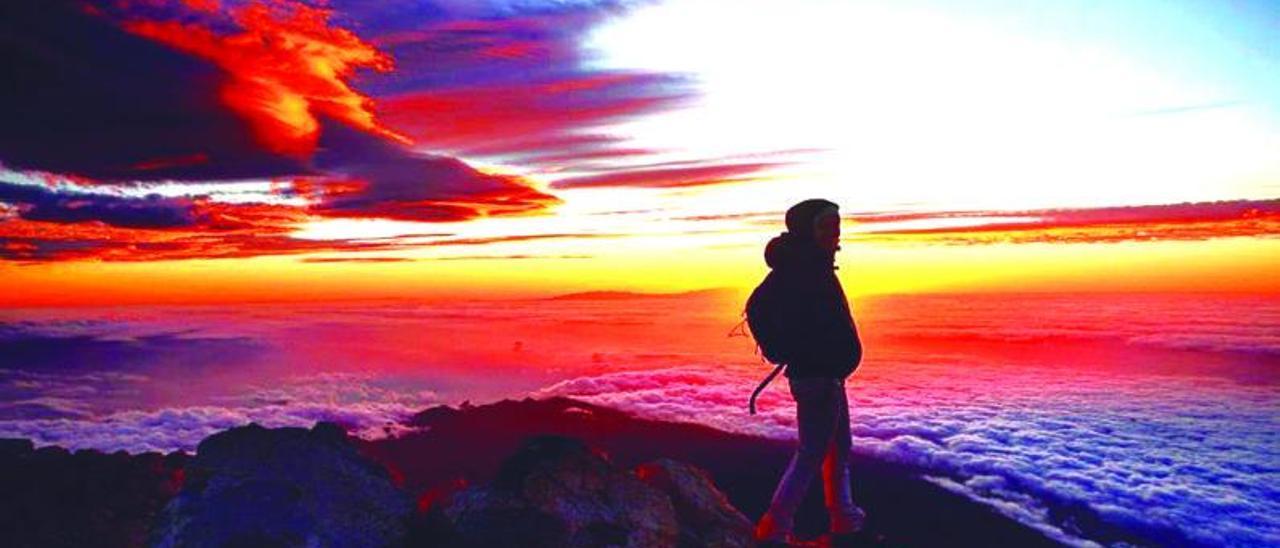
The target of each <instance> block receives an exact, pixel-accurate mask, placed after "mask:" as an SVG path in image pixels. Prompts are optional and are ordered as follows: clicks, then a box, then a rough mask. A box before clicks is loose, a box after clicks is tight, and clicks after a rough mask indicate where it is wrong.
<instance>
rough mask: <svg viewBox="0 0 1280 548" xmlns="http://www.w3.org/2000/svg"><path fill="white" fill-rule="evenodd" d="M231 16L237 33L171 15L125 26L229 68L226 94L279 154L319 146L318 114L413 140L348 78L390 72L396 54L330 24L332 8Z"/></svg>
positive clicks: (241, 11)
mask: <svg viewBox="0 0 1280 548" xmlns="http://www.w3.org/2000/svg"><path fill="white" fill-rule="evenodd" d="M209 5H211V3H210V2H196V3H195V6H197V7H201V8H207V7H208V6H209ZM231 14H232V18H233V20H234V21H235V23H236V24H237V25H238V26H239V27H240V32H239V33H235V34H228V35H219V34H217V33H215V32H214V31H213V30H211V29H210V28H209V27H207V26H203V25H200V24H196V23H190V24H184V23H179V22H170V21H130V22H126V23H125V24H124V28H125V29H126V30H128V31H130V32H132V33H134V34H137V35H140V36H144V37H147V38H150V39H152V40H156V41H159V42H162V43H165V44H168V45H170V46H172V47H174V48H177V49H179V50H182V51H185V52H188V53H191V54H193V55H196V56H199V57H203V58H205V59H208V60H210V61H212V62H213V63H215V64H217V65H218V66H220V67H222V68H223V69H225V70H226V71H227V73H228V75H229V79H228V80H227V81H226V82H225V83H223V84H222V89H221V97H222V100H223V101H224V102H225V103H226V104H227V106H228V107H230V108H231V109H233V110H234V111H235V112H238V113H239V114H240V115H241V116H243V117H245V118H246V119H247V120H248V121H249V122H250V124H252V127H253V129H254V131H255V133H256V135H257V137H258V138H259V139H260V140H261V141H262V143H263V145H264V146H266V147H267V148H269V149H270V150H272V151H274V152H277V153H281V154H287V155H292V156H298V157H305V156H308V155H310V154H311V153H312V152H314V150H315V147H316V140H317V138H318V136H319V133H320V120H319V118H318V116H319V115H323V116H327V117H330V118H333V119H335V120H339V121H342V122H345V123H347V124H350V125H352V126H354V127H357V128H360V129H362V130H365V131H368V132H370V133H373V134H376V135H380V136H382V137H385V138H387V139H390V140H393V141H398V142H401V143H408V139H407V138H405V137H404V136H402V135H400V134H399V133H396V132H394V131H391V130H389V129H387V128H385V127H383V126H382V125H381V124H379V123H378V121H377V120H376V119H375V118H374V115H373V111H372V109H371V105H372V101H371V100H370V99H369V98H368V97H365V96H364V95H361V94H360V93H359V92H357V91H356V90H354V89H352V88H351V86H349V85H348V84H347V80H348V79H349V78H350V77H351V75H352V73H353V72H354V71H355V70H356V69H358V68H370V69H373V70H377V71H382V72H386V71H390V70H391V69H392V67H393V63H392V60H391V58H390V57H389V56H387V55H386V54H384V53H382V52H380V51H378V50H377V49H376V48H374V47H373V46H372V45H369V44H368V43H366V42H364V41H363V40H361V39H360V38H359V37H358V36H356V35H355V34H354V33H352V32H351V31H349V30H346V29H343V28H338V27H333V26H330V25H329V15H330V12H329V11H328V10H324V9H318V8H313V7H309V6H306V5H303V4H300V3H296V2H288V1H284V0H280V1H277V2H273V3H271V4H264V3H258V2H255V3H252V4H249V5H247V6H244V7H241V8H236V9H233V10H231Z"/></svg>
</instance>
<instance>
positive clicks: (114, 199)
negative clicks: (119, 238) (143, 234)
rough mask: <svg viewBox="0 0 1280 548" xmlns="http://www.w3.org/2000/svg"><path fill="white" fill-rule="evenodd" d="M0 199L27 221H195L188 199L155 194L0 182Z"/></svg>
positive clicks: (162, 224)
mask: <svg viewBox="0 0 1280 548" xmlns="http://www.w3.org/2000/svg"><path fill="white" fill-rule="evenodd" d="M0 202H2V203H8V204H11V205H14V206H16V211H17V215H18V216H19V217H20V218H23V219H27V220H31V221H50V222H57V223H80V222H86V221H101V222H103V223H106V224H108V225H111V226H116V227H125V228H173V227H184V226H192V225H195V224H196V223H197V222H198V218H197V212H196V207H195V205H194V204H193V203H192V202H191V201H190V200H184V199H178V198H163V197H160V196H158V195H149V196H146V197H142V198H131V197H123V196H112V195H108V194H94V193H88V192H74V191H66V190H62V191H58V190H54V189H50V188H48V187H44V186H36V185H25V184H15V183H7V182H4V181H0Z"/></svg>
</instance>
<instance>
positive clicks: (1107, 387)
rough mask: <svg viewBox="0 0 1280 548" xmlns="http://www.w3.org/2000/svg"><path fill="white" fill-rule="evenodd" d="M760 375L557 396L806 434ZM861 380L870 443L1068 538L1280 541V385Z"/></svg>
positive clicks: (939, 368)
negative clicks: (761, 391)
mask: <svg viewBox="0 0 1280 548" xmlns="http://www.w3.org/2000/svg"><path fill="white" fill-rule="evenodd" d="M757 373H759V372H758V371H757ZM755 381H756V378H755V377H754V376H752V375H750V374H749V372H746V371H743V370H741V369H738V368H725V367H716V368H711V367H699V366H689V367H680V368H672V369H668V370H664V371H656V372H625V373H616V374H609V375H601V376H595V377H585V378H578V379H572V380H567V381H564V382H561V383H558V384H556V385H554V386H551V387H548V388H547V389H545V390H544V391H543V392H542V394H545V395H561V396H570V397H574V398H580V399H583V400H586V401H590V402H593V403H598V404H602V405H608V406H611V407H616V408H619V409H625V410H627V411H630V412H632V413H635V414H637V415H639V416H643V417H648V418H654V419H660V420H671V421H692V422H699V423H703V424H707V425H710V426H713V427H716V428H720V429H724V430H729V431H735V432H742V433H748V434H755V435H763V436H768V437H773V438H780V439H794V436H795V422H794V420H795V418H794V407H793V404H792V403H791V401H790V399H789V396H788V395H787V394H786V381H785V380H780V381H778V383H777V384H776V385H774V386H773V387H772V388H771V389H770V390H768V391H767V392H766V393H765V395H764V397H763V398H762V400H761V401H760V403H759V407H760V414H758V415H756V416H749V415H748V414H747V412H746V407H745V405H746V397H747V395H748V394H749V393H750V391H751V388H752V386H753V384H754V382H755ZM847 390H848V397H849V400H850V414H851V421H852V423H853V426H852V431H853V436H854V447H855V450H856V451H858V452H860V453H864V454H867V455H871V456H876V457H880V458H884V459H887V460H890V461H893V462H897V463H902V464H907V465H911V466H914V467H918V468H919V469H920V470H921V471H922V472H923V473H925V475H926V477H928V478H930V479H932V480H933V481H935V482H937V483H939V484H940V485H943V486H944V487H947V488H949V489H953V490H955V491H958V492H960V493H963V494H965V495H968V496H970V497H972V498H974V499H977V500H980V501H983V502H985V503H987V504H990V505H991V506H993V507H995V508H997V509H998V510H999V511H1001V512H1003V513H1005V514H1007V515H1009V516H1011V517H1013V518H1016V519H1018V520H1019V521H1021V522H1023V523H1027V524H1029V525H1032V526H1034V527H1036V528H1038V529H1040V530H1041V531H1043V532H1045V533H1046V534H1048V535H1049V536H1051V537H1053V538H1055V539H1057V540H1060V541H1063V542H1066V543H1069V544H1075V545H1085V546H1087V545H1095V544H1096V543H1095V542H1094V540H1093V539H1098V540H1104V541H1105V540H1111V541H1117V542H1118V541H1121V540H1125V538H1124V536H1123V532H1129V533H1132V534H1136V535H1140V536H1141V537H1144V538H1147V539H1154V540H1158V541H1161V542H1163V543H1169V544H1201V545H1234V546H1240V545H1255V546H1263V545H1272V546H1274V545H1277V543H1280V517H1278V516H1280V393H1278V392H1277V390H1276V388H1275V386H1243V385H1240V384H1238V383H1235V382H1233V381H1230V380H1225V379H1215V378H1186V377H1169V376H1163V377H1159V376H1117V375H1093V374H1065V375H1064V374H1063V373H1062V372H1061V371H1055V370H1035V369H1033V368H1019V369H1017V370H1011V369H1010V368H1008V367H992V366H970V365H966V364H963V363H954V364H938V363H915V364H913V363H901V362H899V363H895V364H892V365H890V364H871V365H870V366H868V367H865V368H863V369H862V370H860V371H859V372H858V373H857V374H855V376H854V377H853V378H852V379H851V380H850V381H849V382H848V383H847ZM1098 521H1100V523H1096V522H1098Z"/></svg>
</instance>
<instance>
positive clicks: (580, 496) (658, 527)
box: [438, 436, 679, 548]
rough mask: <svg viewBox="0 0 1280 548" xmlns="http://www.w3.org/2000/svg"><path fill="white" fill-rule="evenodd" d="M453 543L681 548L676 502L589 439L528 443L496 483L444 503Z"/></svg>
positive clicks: (505, 465) (442, 510) (533, 440)
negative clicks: (596, 449)
mask: <svg viewBox="0 0 1280 548" xmlns="http://www.w3.org/2000/svg"><path fill="white" fill-rule="evenodd" d="M438 512H440V513H442V514H443V516H444V518H445V519H446V520H447V521H448V522H449V523H451V524H452V526H453V531H454V533H455V536H454V537H453V539H452V544H451V545H454V546H566V547H584V548H585V547H597V546H628V547H645V548H648V547H654V548H661V547H674V546H676V540H677V538H678V535H679V530H678V526H677V523H676V515H675V509H674V508H673V507H672V505H671V500H670V499H669V498H667V497H666V496H665V495H663V494H662V493H661V492H660V491H658V490H657V489H654V488H653V487H650V486H648V485H646V484H645V483H644V482H641V481H640V480H639V479H638V478H636V477H635V475H633V474H631V473H630V472H628V471H626V470H622V469H620V468H618V467H616V466H614V465H613V464H612V463H610V462H609V461H608V459H606V458H605V457H604V456H603V455H601V454H598V453H596V452H594V451H592V450H590V449H589V448H588V447H587V446H586V445H584V444H583V443H582V442H580V441H578V440H575V439H571V438H565V437H560V436H538V437H534V438H529V439H528V440H526V441H525V442H524V444H523V446H522V447H521V448H520V449H519V450H517V451H516V453H515V454H514V455H512V456H511V457H510V458H508V459H507V460H506V461H505V462H503V464H502V466H501V468H500V470H499V471H498V474H497V478H496V479H495V480H494V482H493V484H492V485H490V486H481V487H472V488H469V489H466V490H464V491H462V492H460V493H458V494H456V495H454V496H452V497H449V499H448V500H445V501H443V502H442V504H441V505H440V508H439V509H438Z"/></svg>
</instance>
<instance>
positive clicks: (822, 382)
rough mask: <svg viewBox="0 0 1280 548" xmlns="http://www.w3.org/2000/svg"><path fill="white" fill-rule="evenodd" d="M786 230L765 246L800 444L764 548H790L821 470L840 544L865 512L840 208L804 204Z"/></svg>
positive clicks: (763, 532)
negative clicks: (852, 424) (852, 409)
mask: <svg viewBox="0 0 1280 548" xmlns="http://www.w3.org/2000/svg"><path fill="white" fill-rule="evenodd" d="M786 226H787V231H786V232H783V233H782V234H780V235H779V236H777V237H775V238H773V240H771V241H770V242H769V244H768V246H767V247H766V248H765V262H766V263H768V265H769V267H770V268H772V269H773V273H772V274H773V275H775V276H777V277H778V278H779V280H778V282H779V284H780V293H779V303H780V306H779V311H778V313H779V315H780V318H779V321H780V323H781V324H782V325H783V326H784V330H785V331H784V332H785V334H786V345H785V348H787V359H786V362H785V363H786V377H787V381H788V383H789V384H790V391H791V395H792V397H793V398H794V399H795V402H796V423H797V429H798V434H799V436H798V437H799V442H798V445H797V447H796V450H795V453H794V454H793V455H792V457H791V461H790V463H789V464H788V465H787V469H786V471H785V472H784V473H783V475H782V478H781V480H780V481H779V482H778V487H777V489H776V490H775V491H774V494H773V498H772V501H771V502H770V504H769V509H768V510H767V511H766V512H765V514H764V515H763V516H762V517H761V518H760V520H759V521H758V522H757V523H756V529H755V537H756V540H757V541H759V542H760V545H761V546H771V545H772V546H785V545H786V543H787V542H788V540H790V538H791V532H792V525H793V523H794V521H795V514H796V510H797V509H798V507H799V506H800V501H801V500H802V499H803V498H804V495H805V492H806V491H807V490H808V487H809V484H810V483H812V480H813V478H814V477H815V476H816V475H817V474H818V471H819V469H821V472H822V478H823V491H824V495H825V497H824V500H825V503H826V507H827V511H828V513H829V515H830V519H831V536H832V539H833V541H835V542H837V543H839V542H841V541H842V540H845V539H850V540H851V537H852V536H853V534H854V533H857V532H858V531H860V530H861V529H862V526H863V523H864V521H865V519H866V513H865V512H864V511H863V510H862V509H861V508H859V507H858V506H856V505H855V504H854V503H853V493H852V487H851V485H850V470H849V465H850V450H851V440H850V432H849V404H848V399H847V396H846V394H845V380H846V379H847V378H848V377H849V375H850V374H852V373H853V371H854V369H856V368H857V366H858V364H859V363H860V362H861V361H862V342H861V340H860V339H859V337H858V330H857V326H856V325H855V323H854V320H853V314H852V313H851V312H850V310H849V303H848V300H847V298H846V297H845V294H844V288H842V287H841V285H840V280H839V278H837V277H836V274H835V270H836V268H837V267H836V266H835V253H836V251H838V250H839V249H840V246H839V242H840V214H839V206H837V205H836V204H835V203H834V202H831V201H828V200H823V199H811V200H805V201H802V202H800V203H797V204H795V205H794V206H792V207H791V208H790V209H788V210H787V214H786Z"/></svg>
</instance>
